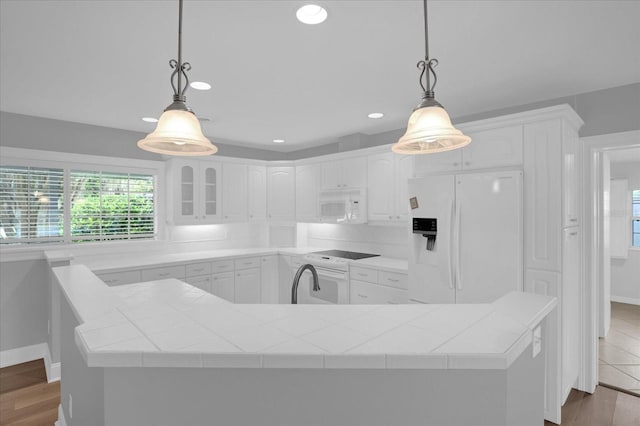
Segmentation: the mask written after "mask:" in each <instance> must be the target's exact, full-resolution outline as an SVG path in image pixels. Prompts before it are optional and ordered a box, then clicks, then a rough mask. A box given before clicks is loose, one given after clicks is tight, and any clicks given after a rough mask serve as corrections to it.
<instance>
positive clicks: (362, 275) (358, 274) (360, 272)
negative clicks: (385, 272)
mask: <svg viewBox="0 0 640 426" xmlns="http://www.w3.org/2000/svg"><path fill="white" fill-rule="evenodd" d="M349 278H351V279H354V280H360V281H368V282H370V283H377V282H378V271H376V270H375V269H366V268H360V267H358V266H352V267H351V268H350V270H349Z"/></svg>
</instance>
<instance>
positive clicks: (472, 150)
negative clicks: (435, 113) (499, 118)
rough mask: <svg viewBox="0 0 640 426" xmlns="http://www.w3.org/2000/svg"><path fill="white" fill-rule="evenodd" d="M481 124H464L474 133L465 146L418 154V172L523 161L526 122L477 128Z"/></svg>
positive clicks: (473, 168) (468, 130) (457, 169)
mask: <svg viewBox="0 0 640 426" xmlns="http://www.w3.org/2000/svg"><path fill="white" fill-rule="evenodd" d="M474 127H477V124H476V125H474V124H472V123H469V124H466V125H463V126H460V129H461V130H462V131H464V132H465V133H467V134H468V135H469V136H471V143H470V144H469V145H467V146H466V147H464V148H462V149H456V150H453V151H446V152H441V153H436V154H431V155H419V156H416V160H415V161H416V165H415V167H416V173H417V174H420V175H423V174H432V173H440V172H457V171H460V170H477V169H491V168H495V167H507V166H518V165H521V164H522V161H523V160H522V156H523V133H522V125H515V126H508V127H499V128H493V129H486V130H474Z"/></svg>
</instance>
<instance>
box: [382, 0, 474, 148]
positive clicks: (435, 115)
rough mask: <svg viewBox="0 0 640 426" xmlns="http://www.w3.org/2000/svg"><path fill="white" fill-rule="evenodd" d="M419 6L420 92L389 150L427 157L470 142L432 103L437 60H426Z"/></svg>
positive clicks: (426, 25) (426, 26)
mask: <svg viewBox="0 0 640 426" xmlns="http://www.w3.org/2000/svg"><path fill="white" fill-rule="evenodd" d="M423 6H424V45H425V56H424V59H423V60H421V61H420V62H418V64H417V67H418V69H420V70H421V72H420V78H419V82H420V87H422V91H423V95H422V101H421V102H420V104H419V105H418V106H417V107H416V108H415V109H414V110H413V113H412V114H411V116H410V117H409V123H408V125H407V131H406V132H405V134H404V135H403V136H402V137H401V138H400V139H399V140H398V142H397V143H395V144H394V145H393V146H392V147H391V150H392V151H393V152H395V153H398V154H431V153H435V152H444V151H451V150H453V149H457V148H462V147H463V146H466V145H468V144H469V143H470V142H471V138H470V137H469V136H466V135H464V134H463V133H462V132H461V131H460V130H458V129H456V128H455V127H453V125H452V124H451V119H450V118H449V114H447V111H445V109H444V107H443V106H442V105H441V104H440V103H439V102H438V101H436V98H435V92H434V88H435V86H436V83H437V81H438V78H437V77H436V73H435V71H434V68H435V67H436V66H437V65H438V60H437V59H435V58H430V57H429V20H428V15H427V13H428V12H427V0H423ZM432 77H433V83H432ZM423 81H424V82H423Z"/></svg>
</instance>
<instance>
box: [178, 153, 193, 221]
mask: <svg viewBox="0 0 640 426" xmlns="http://www.w3.org/2000/svg"><path fill="white" fill-rule="evenodd" d="M194 175H195V170H194V168H193V166H189V165H183V166H182V167H181V168H180V216H183V217H190V216H193V217H194V219H195V215H196V212H195V207H196V206H195V204H196V203H195V180H194Z"/></svg>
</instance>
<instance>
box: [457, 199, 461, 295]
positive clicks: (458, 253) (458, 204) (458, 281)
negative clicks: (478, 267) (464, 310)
mask: <svg viewBox="0 0 640 426" xmlns="http://www.w3.org/2000/svg"><path fill="white" fill-rule="evenodd" d="M461 218H462V204H461V203H460V202H459V201H458V202H456V237H455V240H456V287H457V288H458V290H462V271H461V270H462V268H461V265H460V264H461V263H462V255H461V253H460V246H461V244H460V241H461V232H462V230H461V224H460V223H461Z"/></svg>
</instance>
